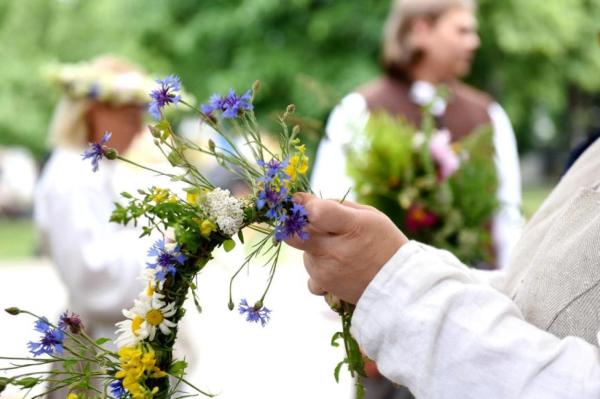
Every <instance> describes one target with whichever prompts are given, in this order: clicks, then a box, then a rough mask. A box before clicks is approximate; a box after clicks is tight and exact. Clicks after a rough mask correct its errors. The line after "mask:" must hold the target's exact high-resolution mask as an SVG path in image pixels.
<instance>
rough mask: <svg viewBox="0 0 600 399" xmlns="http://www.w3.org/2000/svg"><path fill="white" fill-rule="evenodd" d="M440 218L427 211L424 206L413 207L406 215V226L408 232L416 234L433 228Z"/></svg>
mask: <svg viewBox="0 0 600 399" xmlns="http://www.w3.org/2000/svg"><path fill="white" fill-rule="evenodd" d="M438 220H439V218H438V216H437V215H436V214H435V213H433V212H430V211H428V210H427V209H425V207H424V206H422V205H412V206H411V207H410V208H409V209H408V212H407V213H406V219H405V222H404V223H405V225H406V228H407V229H408V231H412V232H415V231H417V230H419V229H422V228H424V227H425V228H426V227H433V226H435V224H436V223H437V222H438Z"/></svg>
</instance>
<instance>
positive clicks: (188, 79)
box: [0, 0, 600, 157]
mask: <svg viewBox="0 0 600 399" xmlns="http://www.w3.org/2000/svg"><path fill="white" fill-rule="evenodd" d="M479 4H480V7H479V15H480V26H481V36H482V42H483V45H482V48H481V49H480V51H479V53H478V56H477V58H476V62H475V64H474V70H473V74H472V75H471V76H470V77H469V81H470V82H472V83H474V84H476V85H477V86H478V87H480V88H483V89H485V90H488V91H490V92H491V93H492V94H493V95H494V96H496V98H497V99H499V101H500V102H501V103H502V104H503V105H504V106H505V108H506V109H507V111H508V113H509V114H510V116H511V118H512V120H513V123H514V125H515V127H516V131H517V135H518V139H519V143H520V145H521V150H522V151H526V150H529V149H532V148H537V147H541V146H546V147H548V146H550V147H555V148H564V145H565V143H567V142H568V141H569V139H570V138H572V137H573V136H578V135H581V134H583V133H584V132H585V130H586V129H587V128H588V127H590V126H592V125H594V124H595V121H594V120H593V110H594V104H596V103H597V100H598V98H597V97H596V96H595V94H594V93H596V92H597V91H598V89H599V88H600V73H598V71H599V70H600V47H599V46H598V42H597V38H596V36H597V33H598V31H599V30H600V29H599V26H598V24H599V23H600V0H571V1H568V2H567V1H564V0H544V1H540V0H504V1H498V0H480V2H479ZM388 7H389V2H387V1H381V0H379V1H377V0H347V1H341V0H337V1H336V0H103V1H92V0H2V1H0V48H1V49H2V56H3V59H2V62H0V77H1V78H2V90H0V144H22V145H26V146H27V147H29V148H30V149H32V150H33V151H34V153H35V154H36V155H37V156H38V157H41V156H42V155H43V153H44V151H45V146H44V142H45V132H46V128H47V125H48V122H49V118H50V115H51V113H52V108H53V104H54V103H55V101H56V99H57V98H58V93H57V92H55V91H53V90H51V89H50V88H49V86H48V85H47V84H45V83H44V82H43V81H42V80H41V79H40V74H39V72H40V67H42V66H43V65H44V64H46V63H48V62H50V61H61V62H76V61H79V60H83V59H88V58H91V57H94V56H95V55H98V54H102V53H113V54H119V55H123V56H125V57H127V58H130V59H132V60H133V61H135V62H137V63H139V64H141V65H143V66H144V67H145V68H146V69H147V70H149V71H151V72H154V73H157V74H161V75H164V74H166V73H176V74H179V75H180V76H181V77H182V79H183V81H184V83H185V85H186V87H187V88H188V90H189V91H190V92H192V93H194V94H195V95H196V96H197V97H198V99H199V100H200V101H202V100H203V99H205V98H207V97H208V96H209V95H210V94H212V93H213V92H217V91H218V92H223V91H225V90H227V89H228V88H229V87H234V88H236V89H238V90H242V89H245V88H248V87H249V86H250V85H251V84H252V82H253V81H254V80H255V79H260V80H261V81H262V83H263V86H262V91H261V95H260V96H259V98H258V103H257V107H258V114H259V115H271V114H272V112H275V111H281V110H282V109H283V107H285V105H286V104H288V103H295V104H296V105H297V107H298V108H297V109H298V113H299V114H301V115H303V116H305V117H306V119H305V120H304V121H303V123H304V125H305V126H306V127H307V129H305V131H306V132H307V133H308V134H309V138H308V140H309V141H312V144H313V147H314V144H315V143H316V142H317V140H318V138H319V134H320V132H321V126H322V123H323V121H324V120H325V118H326V116H327V114H328V112H329V110H330V109H331V107H332V106H333V105H334V104H335V102H336V101H337V100H338V99H339V98H340V97H341V96H342V95H343V94H345V93H346V92H348V91H349V90H351V89H352V88H353V87H356V86H357V85H359V84H361V83H363V82H365V81H367V80H369V79H371V78H373V77H375V76H376V75H377V74H378V63H377V61H378V53H379V41H380V36H381V28H382V25H383V21H384V20H385V15H386V14H387V11H388ZM540 116H547V117H549V118H551V120H552V121H553V122H554V124H555V126H556V130H557V132H558V134H557V136H556V137H552V136H550V139H549V140H548V139H547V140H546V141H544V140H539V139H536V136H535V135H534V134H533V133H532V132H533V129H532V127H533V126H536V120H539V118H540ZM542 128H543V127H542ZM538 130H539V128H538Z"/></svg>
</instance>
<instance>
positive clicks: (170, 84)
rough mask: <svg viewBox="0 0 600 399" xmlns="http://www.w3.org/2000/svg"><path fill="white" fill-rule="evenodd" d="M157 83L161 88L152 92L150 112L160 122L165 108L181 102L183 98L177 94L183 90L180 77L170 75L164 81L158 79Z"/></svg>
mask: <svg viewBox="0 0 600 399" xmlns="http://www.w3.org/2000/svg"><path fill="white" fill-rule="evenodd" d="M156 83H158V84H160V87H159V88H158V89H156V90H153V91H151V92H150V97H152V101H151V102H150V105H149V106H148V112H149V113H150V115H152V116H153V117H154V119H157V120H160V118H161V117H162V115H161V110H162V109H163V108H164V107H165V106H167V105H168V104H177V103H178V102H179V101H181V96H180V95H178V94H177V93H176V92H178V91H180V90H181V80H180V79H179V77H178V76H175V75H169V76H167V77H166V78H164V79H162V80H161V79H158V80H157V81H156Z"/></svg>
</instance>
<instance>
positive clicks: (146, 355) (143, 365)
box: [68, 345, 167, 399]
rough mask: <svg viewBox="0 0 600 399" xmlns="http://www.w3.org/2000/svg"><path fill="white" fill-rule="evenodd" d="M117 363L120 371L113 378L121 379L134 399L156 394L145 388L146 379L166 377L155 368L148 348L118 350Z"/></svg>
mask: <svg viewBox="0 0 600 399" xmlns="http://www.w3.org/2000/svg"><path fill="white" fill-rule="evenodd" d="M119 362H120V364H121V370H119V371H118V372H117V373H116V374H115V377H116V378H120V379H123V387H125V389H127V391H129V393H130V394H131V396H132V397H133V398H134V399H146V398H151V397H152V396H153V395H154V394H155V393H157V392H158V389H157V388H154V389H152V390H150V389H149V388H148V387H147V386H146V384H145V381H146V379H148V378H163V377H166V376H167V373H165V372H164V371H162V370H161V369H159V368H158V367H157V366H156V355H155V352H154V350H153V349H152V348H150V347H145V346H143V345H139V346H137V347H123V348H121V349H119ZM68 399H72V398H68ZM73 399H75V398H73Z"/></svg>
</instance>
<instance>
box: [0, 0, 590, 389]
mask: <svg viewBox="0 0 600 399" xmlns="http://www.w3.org/2000/svg"><path fill="white" fill-rule="evenodd" d="M388 7H389V4H388V2H387V1H381V0H349V1H339V0H338V1H335V0H245V1H244V0H230V1H229V0H151V1H148V0H126V1H122V0H103V1H90V0H1V1H0V48H1V49H2V51H1V54H2V60H1V62H0V82H1V84H0V87H1V89H0V305H1V306H2V307H5V306H9V305H19V304H20V303H23V304H26V305H27V306H35V304H36V303H45V305H44V306H40V309H41V310H42V311H50V312H58V310H59V307H60V306H62V303H61V301H63V302H64V300H65V297H64V293H63V291H62V288H61V286H60V284H59V283H58V279H57V277H56V275H55V274H54V272H53V269H52V266H51V265H50V264H49V262H48V261H47V260H46V259H45V258H44V257H42V256H41V254H40V246H39V242H38V238H37V236H36V233H35V230H34V227H33V224H32V221H31V214H32V209H31V201H32V192H33V187H34V184H35V179H36V177H37V176H38V174H39V171H40V169H41V167H42V165H43V163H44V160H45V159H47V156H48V152H49V150H48V148H47V147H46V144H45V143H46V132H47V127H48V123H49V120H50V117H51V113H52V109H53V107H54V105H55V104H56V101H57V100H58V98H59V97H60V93H59V92H58V91H57V90H55V89H54V88H53V87H52V86H51V85H50V84H49V83H48V82H46V81H44V80H43V79H42V74H41V72H42V70H43V67H44V66H46V65H48V64H49V63H52V62H77V61H81V60H86V59H90V58H93V57H94V56H97V55H99V54H105V53H110V54H115V55H121V56H124V57H126V58H128V59H130V60H132V61H134V62H136V63H137V64H139V65H141V66H142V67H143V68H144V69H145V70H147V71H148V72H150V73H152V74H153V75H156V76H164V75H166V74H170V73H174V74H177V75H179V76H180V77H181V78H182V81H183V82H184V85H185V87H186V90H187V91H188V92H190V93H193V94H194V96H195V97H196V99H197V101H199V102H203V101H205V100H206V99H207V98H208V97H209V96H210V95H211V94H212V93H214V92H225V91H226V90H228V89H229V88H230V87H232V88H235V89H236V90H246V89H248V88H250V87H251V85H252V84H253V82H254V81H255V80H257V79H258V80H260V81H261V83H262V85H261V90H260V93H259V95H258V97H257V99H256V101H255V106H256V108H257V114H259V115H261V117H262V118H263V122H264V123H265V124H267V125H269V124H271V125H273V126H274V124H275V116H276V114H277V112H281V111H282V110H283V109H284V108H285V106H286V105H287V104H290V103H293V104H296V107H297V115H298V116H297V118H298V119H297V121H296V122H297V123H299V124H301V125H302V126H303V132H304V138H303V139H304V140H305V141H306V142H307V143H308V146H309V148H310V150H311V151H314V149H315V148H316V145H317V144H318V142H319V140H320V138H321V136H322V134H323V124H324V122H325V121H326V118H327V115H328V113H329V112H330V111H331V109H332V107H333V106H334V105H335V104H336V102H337V101H338V100H339V99H340V98H341V97H342V96H343V95H344V94H346V93H348V92H349V91H350V90H352V89H353V88H355V87H356V86H358V85H360V84H362V83H364V82H366V81H368V80H370V79H372V78H374V77H376V76H377V75H378V73H379V68H378V54H379V42H380V37H381V29H382V25H383V21H384V19H385V15H386V13H387V11H388ZM478 15H479V24H480V35H481V39H482V46H481V48H480V49H479V51H478V53H477V57H476V59H475V63H474V66H473V71H472V73H471V75H470V76H469V77H468V79H467V81H468V82H469V83H471V84H473V85H475V86H476V87H479V88H481V89H483V90H485V91H487V92H489V93H491V94H492V95H493V96H494V97H495V98H496V99H497V100H498V101H499V103H500V104H502V105H503V107H504V108H505V109H506V111H507V112H508V114H509V116H510V118H511V120H512V123H513V126H514V128H515V132H516V135H517V139H518V144H519V152H520V156H521V167H522V175H523V186H524V201H523V212H524V214H525V215H526V217H529V216H531V214H532V213H533V212H534V211H535V209H537V207H538V206H539V204H540V203H541V201H542V200H543V198H544V197H545V195H546V194H547V193H548V191H549V189H550V187H552V185H553V184H554V183H555V182H556V181H557V180H558V178H559V176H560V172H561V171H562V168H563V165H564V161H565V158H566V155H567V154H568V152H569V149H570V148H571V147H572V146H574V145H575V144H576V143H578V142H579V141H580V140H582V139H584V138H585V137H586V136H587V135H588V134H590V133H591V132H593V131H594V130H596V129H599V128H600V109H599V105H600V96H599V95H598V93H599V89H600V46H599V42H598V32H599V31H600V28H599V23H598V21H600V0H571V1H564V0H545V1H537V0H505V1H498V0H481V1H479V9H478ZM82 167H83V165H82ZM296 266H297V267H298V269H300V268H301V266H300V265H299V264H297V265H296ZM298 279H299V281H298V284H299V285H303V284H304V283H305V282H304V277H303V276H302V275H299V277H298ZM276 283H277V281H276ZM48 285H51V286H52V287H50V288H48ZM45 289H49V290H50V291H48V292H51V293H52V294H51V295H52V297H53V298H54V299H55V300H56V305H55V306H53V305H51V304H49V303H47V302H44V301H45V300H46V299H45V298H44V297H43V295H44V292H45V291H44V290H45ZM37 298H39V300H38V299H37ZM34 299H35V300H34ZM223 303H224V304H225V299H223ZM315 307H318V305H315ZM323 309H325V308H323ZM281 311H282V312H283V311H284V310H283V309H282V310H281ZM2 317H3V318H2V319H0V320H1V324H0V326H1V327H2V331H4V330H5V329H6V324H5V323H6V322H7V319H6V318H5V317H4V316H2ZM232 328H234V327H232ZM310 328H311V327H310V326H307V325H304V324H303V323H302V320H298V324H297V325H296V326H291V327H289V329H290V331H300V332H301V331H304V330H306V329H310ZM332 331H333V330H332ZM4 334H6V332H2V333H0V335H1V336H4ZM325 335H327V334H325ZM11 337H12V338H15V339H16V336H15V335H12V336H11ZM12 338H11V339H12ZM19 338H21V339H24V338H23V337H19ZM239 339H244V338H243V337H239ZM325 339H327V338H325ZM296 340H297V338H292V337H290V338H289V342H288V345H289V347H293V346H297V345H300V346H301V345H302V341H301V340H298V341H296ZM0 341H3V340H0ZM13 344H14V345H21V344H23V345H24V343H20V342H10V343H8V345H13ZM248 344H249V345H252V343H251V342H249V343H248ZM325 344H327V342H326V343H325ZM0 348H3V346H0ZM290 356H298V353H296V352H294V353H292V354H290ZM330 358H331V357H329V358H328V360H327V362H330V361H331V362H333V361H334V360H335V355H334V359H333V360H331V359H330ZM278 361H279V360H278ZM297 361H298V359H294V358H289V362H290V364H291V363H294V362H297ZM311 361H314V362H315V363H321V362H322V359H312V360H310V361H309V360H306V359H305V360H303V361H302V362H304V363H303V364H305V365H307V367H308V365H310V363H311ZM272 366H273V368H274V369H276V368H277V369H278V368H280V367H283V368H285V367H286V365H285V364H273V365H272ZM334 366H335V364H333V363H331V364H329V363H328V364H326V367H324V368H325V369H331V370H333V367H334ZM261 367H266V366H265V365H264V364H263V365H262V366H261ZM321 368H323V367H321ZM296 372H298V370H296ZM270 373H272V371H269V370H268V369H264V370H262V372H261V373H260V375H262V376H263V378H264V379H265V381H263V382H262V383H263V384H267V383H268V380H269V374H270ZM257 375H259V373H257ZM332 375H333V371H331V375H328V376H327V377H328V378H329V377H331V379H332V380H333V377H332ZM220 381H222V378H221V380H220ZM346 383H347V381H346ZM290 384H296V385H303V384H310V382H309V381H306V380H305V379H304V378H303V376H302V375H297V376H295V377H294V378H291V379H290ZM289 389H290V390H293V389H294V387H293V386H290V387H289ZM315 389H318V387H317V388H315ZM317 392H318V391H317ZM344 392H347V390H346V391H344ZM249 397H251V396H249ZM281 397H294V396H288V395H285V394H282V396H281ZM312 397H315V398H319V397H324V396H320V394H318V393H315V395H314V396H312Z"/></svg>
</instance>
